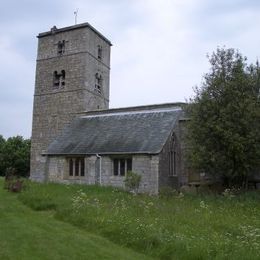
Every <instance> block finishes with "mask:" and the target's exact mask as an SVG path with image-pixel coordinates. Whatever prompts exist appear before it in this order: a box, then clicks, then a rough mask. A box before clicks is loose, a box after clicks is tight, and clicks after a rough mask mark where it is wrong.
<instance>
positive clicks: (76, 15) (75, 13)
mask: <svg viewBox="0 0 260 260" xmlns="http://www.w3.org/2000/svg"><path fill="white" fill-rule="evenodd" d="M78 11H79V9H77V11H74V15H75V24H77V18H78Z"/></svg>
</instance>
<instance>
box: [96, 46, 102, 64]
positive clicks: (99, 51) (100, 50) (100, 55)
mask: <svg viewBox="0 0 260 260" xmlns="http://www.w3.org/2000/svg"><path fill="white" fill-rule="evenodd" d="M97 56H98V59H99V60H102V46H101V45H98V55H97Z"/></svg>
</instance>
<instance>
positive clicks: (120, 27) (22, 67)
mask: <svg viewBox="0 0 260 260" xmlns="http://www.w3.org/2000/svg"><path fill="white" fill-rule="evenodd" d="M0 3H1V15H0V28H1V34H0V71H1V74H0V90H1V93H0V110H1V113H0V134H2V135H3V136H4V137H10V136H14V135H22V136H24V137H26V138H29V137H30V135H31V118H32V105H33V92H34V80H35V59H36V51H37V38H36V35H38V33H39V32H44V31H48V30H49V29H50V28H51V27H52V26H53V25H56V26H57V27H58V28H61V27H65V26H70V25H73V24H74V11H75V10H77V9H78V23H83V22H89V23H90V24H91V25H93V26H94V27H95V28H97V29H98V30H99V31H100V32H101V33H102V34H104V36H106V37H107V38H108V39H109V40H110V41H111V42H112V43H113V47H112V56H111V81H110V89H111V92H110V107H126V106H136V105H144V104H156V103H165V102H176V101H185V99H188V98H189V97H191V96H192V95H193V87H194V86H196V85H200V84H201V80H202V76H203V74H204V73H206V72H207V71H208V70H209V65H208V61H207V58H206V54H207V53H209V54H210V53H212V52H213V51H214V50H216V48H217V46H220V47H222V46H226V47H228V48H230V47H232V48H235V49H238V50H239V51H240V52H242V54H243V55H245V56H247V57H248V59H249V61H250V62H255V61H256V59H257V58H258V57H259V52H260V48H259V46H260V33H259V24H260V1H259V0H215V1H214V0H213V1H209V0H160V1H158V0H96V1H93V0H45V1H42V0H41V1H37V0H1V2H0Z"/></svg>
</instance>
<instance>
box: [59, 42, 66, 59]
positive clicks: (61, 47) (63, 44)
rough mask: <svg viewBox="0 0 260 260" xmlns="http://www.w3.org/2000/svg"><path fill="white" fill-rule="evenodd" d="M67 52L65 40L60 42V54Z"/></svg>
mask: <svg viewBox="0 0 260 260" xmlns="http://www.w3.org/2000/svg"><path fill="white" fill-rule="evenodd" d="M64 52H65V40H63V41H59V42H58V54H59V55H62V54H63V53H64Z"/></svg>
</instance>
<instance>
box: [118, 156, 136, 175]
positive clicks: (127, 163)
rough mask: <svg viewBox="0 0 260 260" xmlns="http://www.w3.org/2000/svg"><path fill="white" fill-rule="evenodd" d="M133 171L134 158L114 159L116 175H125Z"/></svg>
mask: <svg viewBox="0 0 260 260" xmlns="http://www.w3.org/2000/svg"><path fill="white" fill-rule="evenodd" d="M129 171H132V158H127V159H114V176H118V175H119V176H125V175H126V173H127V172H129Z"/></svg>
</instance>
